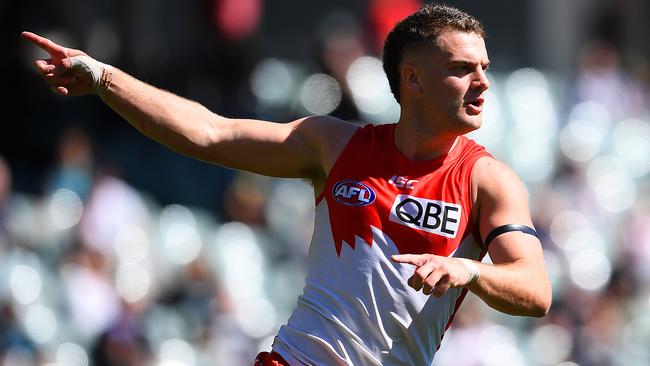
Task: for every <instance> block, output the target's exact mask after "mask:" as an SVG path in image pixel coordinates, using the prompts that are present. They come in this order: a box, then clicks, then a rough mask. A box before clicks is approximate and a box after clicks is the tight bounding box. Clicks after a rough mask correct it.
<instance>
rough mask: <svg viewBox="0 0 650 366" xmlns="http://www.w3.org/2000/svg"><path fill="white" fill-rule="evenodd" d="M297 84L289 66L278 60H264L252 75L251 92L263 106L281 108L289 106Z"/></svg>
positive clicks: (256, 66)
mask: <svg viewBox="0 0 650 366" xmlns="http://www.w3.org/2000/svg"><path fill="white" fill-rule="evenodd" d="M295 83H296V81H295V77H294V76H293V73H292V71H291V69H290V67H289V65H288V64H287V63H286V62H284V61H282V60H279V59H276V58H265V59H263V60H262V61H260V62H259V63H258V64H257V65H255V68H254V69H253V72H252V74H251V90H252V92H253V94H254V95H255V97H256V98H257V99H258V100H259V101H260V103H262V104H263V105H268V106H273V107H279V106H283V105H287V104H289V102H290V100H291V98H292V96H293V94H294V89H295Z"/></svg>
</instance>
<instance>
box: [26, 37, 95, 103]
mask: <svg viewBox="0 0 650 366" xmlns="http://www.w3.org/2000/svg"><path fill="white" fill-rule="evenodd" d="M21 36H22V37H23V38H24V39H26V40H27V41H29V42H31V43H33V44H35V45H37V46H38V47H40V48H42V49H43V50H45V51H46V52H47V53H49V54H50V58H49V59H47V60H36V61H34V66H35V67H36V70H37V71H38V72H39V74H40V75H41V76H42V77H43V79H45V82H46V83H47V84H48V85H50V89H52V91H53V92H55V93H56V94H60V95H85V94H90V93H92V92H93V77H92V73H91V72H89V71H88V70H85V69H83V68H79V67H73V62H72V60H71V58H72V57H75V56H87V55H86V54H85V53H84V52H82V51H80V50H75V49H72V48H66V47H63V46H61V45H58V44H56V43H54V42H52V41H51V40H49V39H47V38H44V37H41V36H39V35H37V34H34V33H31V32H22V33H21Z"/></svg>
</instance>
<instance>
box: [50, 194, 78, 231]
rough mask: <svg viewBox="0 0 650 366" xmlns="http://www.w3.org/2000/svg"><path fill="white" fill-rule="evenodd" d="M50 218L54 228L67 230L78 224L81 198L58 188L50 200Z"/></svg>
mask: <svg viewBox="0 0 650 366" xmlns="http://www.w3.org/2000/svg"><path fill="white" fill-rule="evenodd" d="M49 207H50V218H51V219H52V222H53V223H54V225H55V227H56V228H58V229H61V230H65V229H69V228H71V227H73V226H75V225H77V224H78V223H79V220H81V214H82V213H83V203H82V202H81V198H79V195H78V194H77V193H75V192H74V191H71V190H69V189H65V188H60V189H58V190H57V191H56V192H54V194H53V195H52V197H51V198H50V206H49Z"/></svg>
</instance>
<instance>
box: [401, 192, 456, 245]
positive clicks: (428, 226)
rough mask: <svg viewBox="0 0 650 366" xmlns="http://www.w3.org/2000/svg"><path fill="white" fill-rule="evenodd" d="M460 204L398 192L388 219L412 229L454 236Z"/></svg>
mask: <svg viewBox="0 0 650 366" xmlns="http://www.w3.org/2000/svg"><path fill="white" fill-rule="evenodd" d="M460 211H461V206H460V205H458V204H455V203H448V202H443V201H435V200H428V199H425V198H419V197H413V196H409V195H405V194H400V195H398V196H397V197H396V198H395V202H393V207H392V208H391V210H390V221H392V222H396V223H398V224H401V225H404V226H408V227H410V228H413V229H418V230H423V231H427V232H430V233H434V234H438V235H442V236H446V237H449V238H455V237H456V234H458V225H459V224H460Z"/></svg>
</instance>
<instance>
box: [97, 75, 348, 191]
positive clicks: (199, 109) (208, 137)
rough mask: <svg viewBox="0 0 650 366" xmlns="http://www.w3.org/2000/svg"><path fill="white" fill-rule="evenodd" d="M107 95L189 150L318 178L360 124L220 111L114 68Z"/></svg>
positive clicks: (132, 117)
mask: <svg viewBox="0 0 650 366" xmlns="http://www.w3.org/2000/svg"><path fill="white" fill-rule="evenodd" d="M112 72H113V77H112V81H111V83H110V86H108V88H107V89H106V90H105V91H103V92H102V93H100V96H101V98H102V100H103V101H104V102H105V103H106V104H107V105H108V106H110V107H111V108H112V109H114V110H115V111H116V112H117V113H119V114H120V115H121V116H122V117H124V119H126V120H127V121H128V122H129V123H131V124H132V125H133V126H134V127H135V128H137V129H138V130H139V131H141V132H142V133H144V134H145V135H147V136H149V137H151V138H152V139H154V140H156V141H158V142H160V143H161V144H163V145H165V146H168V147H170V148H172V149H174V150H176V151H178V152H181V153H183V154H185V155H188V156H191V157H194V158H198V159H201V160H205V161H209V162H212V163H216V164H219V165H223V166H227V167H230V168H235V169H242V170H247V171H252V172H255V173H259V174H264V175H269V176H279V177H299V178H309V179H311V180H316V179H319V178H321V177H322V176H324V174H325V173H326V170H327V169H328V165H331V163H327V161H329V160H332V159H330V158H328V155H329V153H330V152H329V151H328V147H329V146H330V143H336V141H337V139H336V137H337V136H338V135H340V134H343V135H345V134H346V132H351V131H352V129H354V127H353V126H352V125H350V124H348V123H345V122H343V121H341V120H338V119H335V118H332V117H326V116H314V117H307V118H302V119H298V120H296V121H293V122H290V123H283V124H282V123H273V122H266V121H259V120H250V119H230V118H225V117H222V116H219V115H217V114H215V113H213V112H211V111H209V110H208V109H206V108H205V107H203V106H202V105H200V104H198V103H196V102H194V101H191V100H188V99H185V98H182V97H180V96H177V95H174V94H172V93H170V92H167V91H164V90H161V89H157V88H155V87H152V86H150V85H148V84H146V83H143V82H141V81H139V80H137V79H135V78H133V77H131V76H129V75H128V74H126V73H124V72H122V71H119V70H117V69H113V71H112Z"/></svg>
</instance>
